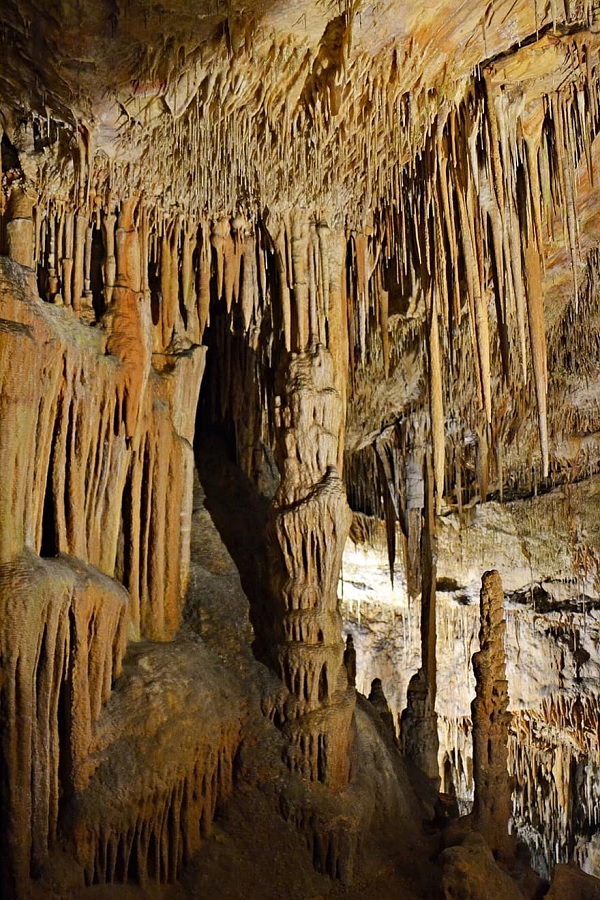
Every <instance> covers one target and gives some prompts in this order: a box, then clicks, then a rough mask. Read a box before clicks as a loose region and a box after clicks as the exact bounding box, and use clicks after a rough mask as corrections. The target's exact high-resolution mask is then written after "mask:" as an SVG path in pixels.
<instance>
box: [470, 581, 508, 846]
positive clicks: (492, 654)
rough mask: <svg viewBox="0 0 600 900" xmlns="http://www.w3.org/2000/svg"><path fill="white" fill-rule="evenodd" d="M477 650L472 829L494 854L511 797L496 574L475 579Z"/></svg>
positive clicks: (504, 841)
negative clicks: (477, 587)
mask: <svg viewBox="0 0 600 900" xmlns="http://www.w3.org/2000/svg"><path fill="white" fill-rule="evenodd" d="M480 616H481V629H480V631H479V645H480V647H481V649H480V650H479V651H478V652H477V653H475V654H474V655H473V669H474V672H475V682H476V696H475V699H474V700H473V703H472V704H471V710H472V717H473V780H474V782H475V799H474V803H473V825H474V827H475V828H476V829H477V831H479V832H480V833H481V834H482V835H483V837H484V838H485V840H486V842H487V844H488V846H489V847H490V849H491V850H492V851H494V852H495V853H500V854H503V853H507V852H509V850H510V848H511V841H510V839H509V835H508V821H509V818H510V814H511V794H510V782H509V777H508V765H507V763H508V728H509V725H510V719H511V716H510V713H509V712H508V682H507V681H506V658H505V650H504V636H505V633H506V623H505V621H504V592H503V590H502V581H501V580H500V575H499V574H498V572H495V571H492V572H486V573H485V574H484V576H483V578H482V579H481V601H480Z"/></svg>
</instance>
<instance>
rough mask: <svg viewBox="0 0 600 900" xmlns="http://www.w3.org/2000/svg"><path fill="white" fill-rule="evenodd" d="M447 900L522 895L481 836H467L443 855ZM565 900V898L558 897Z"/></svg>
mask: <svg viewBox="0 0 600 900" xmlns="http://www.w3.org/2000/svg"><path fill="white" fill-rule="evenodd" d="M442 860H443V863H444V874H443V889H444V897H445V898H446V900H489V897H495V898H497V900H519V898H522V897H523V894H522V893H521V891H520V890H519V888H518V886H517V884H516V883H515V882H514V881H513V879H512V878H511V877H510V876H509V875H507V874H506V872H504V871H503V870H502V869H501V868H500V867H499V866H498V865H497V863H496V862H495V860H494V856H493V854H492V852H491V850H490V848H489V847H488V846H487V844H486V842H485V840H484V839H483V837H482V836H481V835H479V834H476V833H471V834H469V835H467V837H466V838H465V840H464V841H463V843H462V845H461V846H459V847H450V848H448V849H447V850H444V852H443V854H442ZM560 896H561V897H563V898H564V900H566V896H567V895H560Z"/></svg>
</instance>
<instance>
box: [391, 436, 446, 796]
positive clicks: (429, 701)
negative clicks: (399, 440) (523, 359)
mask: <svg viewBox="0 0 600 900" xmlns="http://www.w3.org/2000/svg"><path fill="white" fill-rule="evenodd" d="M423 488H424V491H423V502H424V507H423V515H422V521H421V534H420V538H421V540H420V560H419V562H420V575H421V668H420V669H419V671H418V672H417V673H416V674H415V675H413V677H412V678H411V680H410V682H409V685H408V690H407V697H406V709H405V710H404V712H403V713H402V727H401V737H402V748H403V752H404V754H405V755H406V756H407V757H408V758H409V759H410V760H411V761H412V762H413V763H414V764H415V765H416V766H417V767H418V768H419V769H421V770H422V771H423V772H425V774H426V775H427V776H428V777H429V778H431V779H433V780H434V781H435V782H436V784H438V785H439V782H440V778H439V767H438V758H437V757H438V747H439V738H438V730H437V713H436V711H435V699H436V686H437V665H436V643H437V632H436V570H437V566H436V561H437V550H436V537H435V500H434V476H433V471H432V463H431V453H430V451H426V453H425V455H424V459H423Z"/></svg>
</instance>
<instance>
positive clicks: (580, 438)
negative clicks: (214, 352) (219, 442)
mask: <svg viewBox="0 0 600 900" xmlns="http://www.w3.org/2000/svg"><path fill="white" fill-rule="evenodd" d="M599 26H600V11H599V10H598V8H597V4H596V3H593V2H591V0H585V2H583V0H578V2H571V0H565V2H564V3H562V2H561V3H558V2H554V0H552V2H537V3H533V2H520V0H506V2H501V0H497V2H489V3H480V2H475V0H464V2H456V0H447V2H431V3H427V4H424V3H420V2H416V0H407V2H396V0H390V2H385V0H381V2H374V3H367V2H358V0H356V2H343V3H342V2H340V3H334V2H326V0H307V2H303V0H300V2H296V3H293V4H292V3H289V2H279V3H267V2H256V3H252V4H247V3H242V2H238V0H231V2H221V0H211V2H192V3H189V2H187V3H183V2H176V0H172V2H164V3H153V2H146V0H133V2H124V3H117V2H114V0H107V2H92V0H80V2H56V3H50V4H47V3H41V2H24V0H6V2H4V3H3V4H2V9H1V10H0V40H1V46H2V67H1V70H0V108H1V112H2V125H3V128H4V131H5V134H6V136H7V139H8V140H7V143H5V145H4V158H3V168H4V172H5V187H7V184H9V183H10V179H11V178H15V177H16V175H15V171H12V172H11V168H13V167H15V168H17V169H18V177H19V178H20V179H23V181H24V183H25V184H26V185H27V189H28V190H29V191H31V192H32V193H33V195H35V203H36V204H37V206H38V207H39V208H44V207H45V208H46V209H50V207H51V206H52V205H53V204H54V206H53V208H56V209H58V210H60V209H62V208H65V209H66V208H71V209H75V208H77V209H78V210H81V209H82V208H83V207H85V208H86V209H87V210H88V211H89V214H90V215H97V216H98V215H100V212H101V213H102V215H104V214H105V212H108V213H110V211H111V209H116V207H117V206H118V204H119V203H120V202H121V201H122V200H123V199H124V198H125V197H135V198H137V200H138V201H139V202H140V204H145V205H146V207H147V208H149V209H151V210H152V216H153V217H154V218H153V221H154V222H156V221H158V219H159V218H160V217H161V216H162V217H163V219H164V220H165V221H166V220H169V221H174V220H176V221H178V222H182V221H183V222H187V223H188V225H187V226H186V227H187V228H188V232H189V231H193V230H194V229H196V228H201V227H202V223H206V222H213V223H214V222H223V221H229V222H231V223H232V228H233V232H232V233H235V235H238V237H239V236H240V235H242V234H249V233H252V232H253V230H254V229H258V228H259V227H260V228H263V229H265V230H266V231H267V232H268V233H269V235H270V239H271V242H272V243H273V241H272V236H273V234H275V233H277V229H278V228H280V227H282V228H283V231H284V232H286V234H288V232H289V233H290V234H291V230H290V228H291V226H290V222H291V218H290V217H292V219H293V217H294V215H296V214H297V211H298V210H299V209H300V210H302V211H303V214H304V215H305V216H306V217H307V220H308V221H309V222H310V223H312V224H311V227H312V226H313V225H314V224H315V223H316V224H317V225H318V226H319V227H320V226H321V225H323V224H325V225H326V226H327V227H328V228H330V229H332V230H335V231H336V232H344V233H345V234H346V237H347V260H346V263H347V269H348V274H347V277H346V285H345V289H344V292H343V293H344V294H345V300H346V302H347V326H348V372H349V374H348V387H347V391H346V396H347V421H346V457H347V467H346V472H347V481H348V485H349V494H350V499H351V502H352V504H353V505H354V506H355V507H360V508H363V509H365V511H374V512H378V513H379V514H383V513H384V508H383V507H385V504H386V500H385V496H384V495H385V494H386V486H385V485H386V482H387V485H388V487H389V485H390V483H391V482H393V481H394V480H396V481H398V478H399V476H398V474H397V473H395V470H394V467H395V466H397V465H399V464H398V461H397V452H398V448H399V447H400V448H401V447H404V449H405V450H406V444H407V441H408V442H409V443H410V442H412V444H417V443H418V442H419V440H421V439H422V434H423V429H425V433H426V441H428V442H429V443H431V444H432V447H433V449H432V454H433V468H434V470H435V479H436V487H437V493H438V495H440V497H442V496H443V497H445V500H446V502H448V503H450V504H454V503H456V502H458V505H459V506H460V505H461V502H462V499H463V495H464V499H465V500H466V501H467V502H468V501H469V500H471V499H473V497H481V496H482V495H484V496H488V494H489V495H494V494H499V495H500V496H502V492H503V488H506V489H510V488H511V487H512V489H514V491H515V492H516V493H519V492H521V493H527V492H530V491H531V490H532V489H533V487H534V482H535V485H536V486H537V482H538V481H540V482H544V481H545V482H547V483H549V482H548V480H549V479H553V480H561V479H563V480H565V479H568V478H571V477H573V476H574V475H575V476H577V475H579V474H580V473H581V472H582V471H583V470H584V469H585V470H586V471H587V470H589V469H591V468H594V467H595V466H596V465H597V463H598V460H600V450H599V449H598V447H597V446H596V439H595V435H596V433H597V432H598V428H599V427H600V412H599V410H598V403H597V399H596V398H597V393H598V392H597V390H596V387H597V383H598V346H597V344H598V342H597V337H596V335H597V328H596V327H595V326H596V324H597V321H598V309H597V299H596V293H597V292H596V289H595V285H596V283H597V278H598V254H597V245H598V234H597V226H596V222H597V212H598V203H599V202H600V201H598V196H597V190H596V178H597V167H598V152H599V150H598V142H597V138H596V135H597V132H598V128H599V121H600V112H599V105H598V59H599V57H598V50H599V46H598V44H599V38H598V35H597V32H598V28H599ZM27 123H29V124H28V125H27ZM7 148H10V151H8V150H7ZM12 154H16V155H17V158H18V165H17V164H16V163H14V161H13V156H12ZM140 198H141V200H140ZM219 227H220V226H219ZM227 228H229V225H228V226H227ZM286 229H287V230H286ZM159 230H160V228H159ZM292 230H293V229H292ZM186 233H187V232H186ZM219 234H220V232H219ZM236 240H237V238H236ZM240 240H241V238H240ZM286 240H288V238H286ZM291 243H293V238H292V239H291ZM289 246H290V241H289V240H288V247H289ZM288 257H289V253H288ZM288 263H290V259H289V258H288ZM291 279H292V276H291V275H289V280H291ZM229 305H230V304H229V303H228V307H229ZM244 315H245V314H244ZM282 327H283V326H282ZM261 334H262V335H263V337H264V334H265V329H264V328H263V330H262V331H261ZM286 349H288V350H289V349H293V348H292V347H287V348H286ZM257 352H258V356H259V357H260V358H261V359H262V360H263V361H264V360H267V362H266V363H265V366H266V367H267V368H268V365H270V364H271V362H272V360H271V357H270V350H263V351H257ZM261 353H262V356H261ZM265 366H263V369H264V368H265ZM260 377H262V376H259V379H260ZM263 393H264V392H263ZM423 420H425V425H423ZM411 435H412V436H411ZM418 435H421V438H419V437H418ZM265 442H268V441H266V439H265ZM374 448H375V452H374ZM460 470H462V471H460ZM484 470H485V474H482V473H483V472H484ZM402 477H403V476H402ZM371 480H374V481H375V482H377V484H378V485H379V487H378V488H377V489H375V490H374V491H373V494H374V496H373V497H371V498H370V499H369V497H368V496H366V494H368V493H369V490H368V488H367V487H366V485H368V484H369V483H370V481H371ZM390 491H391V488H390ZM382 498H383V499H382ZM441 505H442V504H441V500H440V502H439V503H438V510H439V509H441Z"/></svg>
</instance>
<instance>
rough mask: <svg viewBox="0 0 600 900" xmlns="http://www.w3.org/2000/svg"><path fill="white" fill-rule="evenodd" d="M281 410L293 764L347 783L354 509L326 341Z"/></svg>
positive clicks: (274, 568) (300, 357)
mask: <svg viewBox="0 0 600 900" xmlns="http://www.w3.org/2000/svg"><path fill="white" fill-rule="evenodd" d="M284 377H285V392H284V393H283V394H282V395H281V402H280V406H279V409H278V422H277V425H278V431H279V441H278V465H279V469H280V472H281V476H282V478H281V485H280V488H279V491H278V494H277V496H276V498H275V504H274V508H273V515H272V521H271V527H270V541H271V545H272V552H271V554H270V556H271V559H272V562H271V571H270V582H271V588H272V590H273V592H274V596H275V599H276V603H277V604H278V606H279V609H280V622H279V626H280V634H279V640H278V642H277V646H276V656H277V663H278V666H279V670H280V673H281V677H282V678H283V680H284V682H285V684H286V686H287V688H288V690H289V691H290V697H289V699H288V700H287V701H286V703H285V704H284V707H283V709H282V710H280V716H281V719H282V727H283V730H284V733H285V734H286V735H287V737H288V738H289V742H290V743H289V751H288V760H287V761H288V764H289V766H290V768H291V770H292V771H295V772H297V773H298V774H300V775H302V776H303V777H304V778H306V779H307V780H308V781H311V782H315V781H320V782H323V783H326V784H329V785H331V786H334V787H342V786H343V785H344V784H345V783H346V782H347V778H348V743H349V736H350V722H351V719H352V713H353V710H354V689H353V688H352V687H351V686H350V685H349V684H348V676H347V672H346V667H345V665H344V645H343V642H342V640H341V631H342V623H341V618H340V615H339V613H338V609H337V583H338V577H339V571H340V566H341V561H342V552H343V549H344V544H345V541H346V537H347V535H348V532H349V530H350V524H351V521H352V514H351V512H350V508H349V506H348V503H347V501H346V493H345V490H344V485H343V483H342V481H341V479H340V477H339V475H338V472H337V468H336V460H337V456H338V440H339V434H340V429H341V424H342V419H343V405H342V402H341V397H340V394H339V392H338V391H336V390H335V388H334V387H333V383H334V366H333V361H332V357H331V355H330V353H329V352H328V350H326V349H325V348H324V347H323V346H321V345H317V346H316V347H315V348H314V349H312V350H308V351H305V352H303V353H298V354H295V353H294V354H291V357H290V361H289V364H288V366H287V369H286V372H285V376H284Z"/></svg>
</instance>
